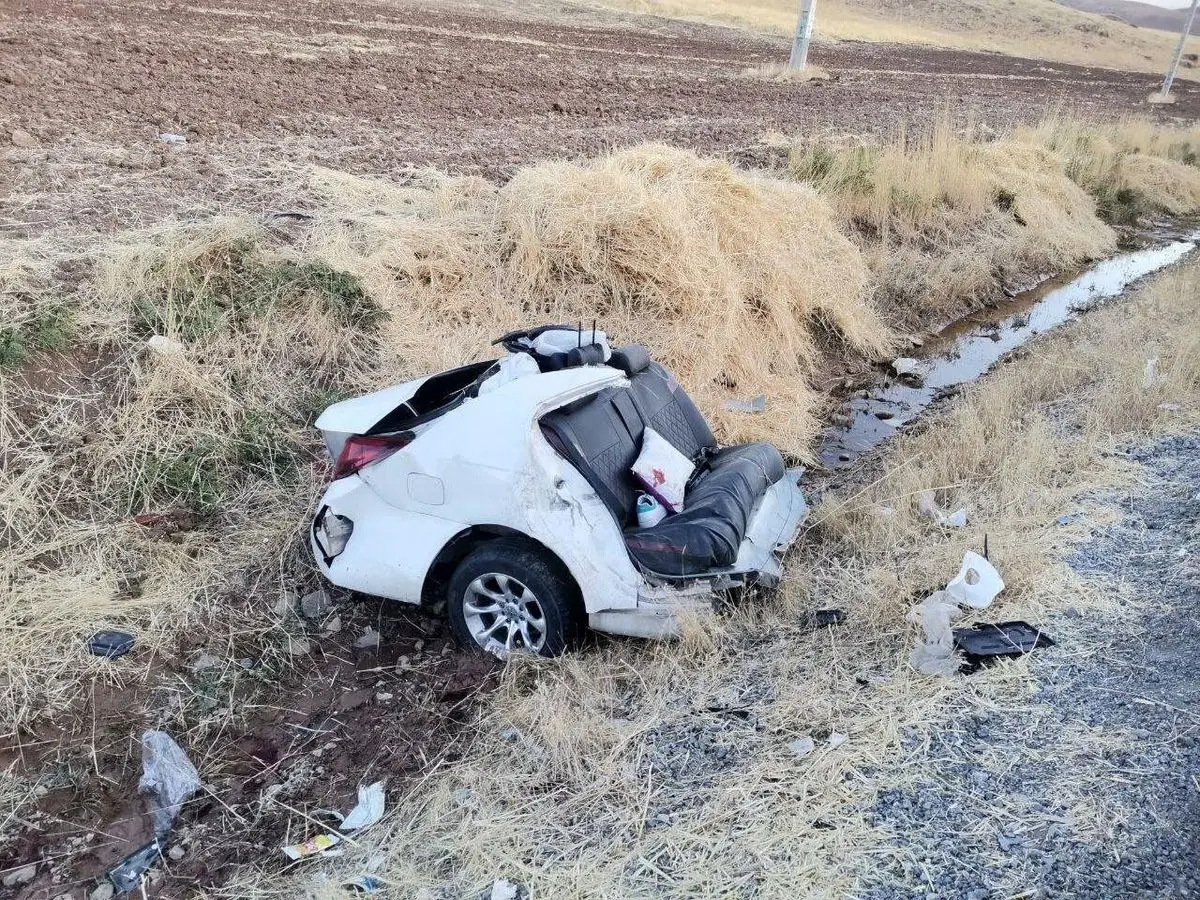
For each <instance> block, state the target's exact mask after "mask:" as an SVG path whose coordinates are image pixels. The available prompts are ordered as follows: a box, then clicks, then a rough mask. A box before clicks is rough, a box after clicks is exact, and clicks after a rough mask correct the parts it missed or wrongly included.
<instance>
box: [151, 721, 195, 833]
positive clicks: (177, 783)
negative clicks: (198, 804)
mask: <svg viewBox="0 0 1200 900" xmlns="http://www.w3.org/2000/svg"><path fill="white" fill-rule="evenodd" d="M200 786H201V782H200V773H199V772H197V771H196V767H195V766H193V765H192V761H191V760H190V759H188V758H187V754H186V753H184V752H183V750H182V749H180V747H179V745H178V744H177V743H175V741H174V740H173V739H172V738H171V736H170V735H169V734H167V733H166V732H165V731H147V732H146V733H145V734H143V735H142V778H141V780H140V781H139V782H138V793H143V794H149V793H152V794H153V795H154V798H153V809H151V811H150V817H151V820H152V821H153V823H154V835H155V837H159V838H161V837H164V836H165V835H166V834H167V833H168V832H169V831H170V830H171V825H172V824H174V822H175V817H176V816H177V815H179V810H180V808H181V807H182V806H183V803H184V801H185V800H187V798H188V797H190V796H192V794H194V793H196V791H198V790H199V789H200Z"/></svg>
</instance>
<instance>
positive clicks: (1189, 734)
mask: <svg viewBox="0 0 1200 900" xmlns="http://www.w3.org/2000/svg"><path fill="white" fill-rule="evenodd" d="M1122 456H1124V457H1126V458H1127V459H1129V460H1130V461H1132V462H1135V463H1140V464H1142V465H1143V466H1145V469H1146V471H1145V475H1144V478H1143V479H1141V483H1140V484H1138V485H1137V486H1136V487H1134V488H1133V489H1132V491H1131V492H1128V493H1124V492H1123V493H1121V494H1114V495H1109V496H1106V497H1098V498H1097V499H1099V500H1107V501H1109V502H1111V503H1112V505H1113V506H1115V507H1118V508H1120V509H1121V510H1122V511H1123V512H1124V513H1125V518H1124V519H1123V520H1122V521H1121V522H1119V523H1117V524H1116V525H1112V526H1105V527H1103V528H1098V529H1097V532H1096V534H1095V535H1094V537H1093V539H1092V541H1091V542H1090V543H1088V544H1086V545H1084V546H1082V547H1081V548H1079V550H1078V551H1077V552H1076V553H1075V555H1074V557H1073V558H1072V559H1071V560H1070V563H1071V565H1072V567H1073V568H1075V570H1076V571H1078V572H1080V573H1081V574H1085V575H1090V576H1094V577H1098V578H1104V579H1107V580H1108V582H1109V584H1110V585H1112V586H1113V588H1114V589H1116V588H1117V586H1120V588H1122V589H1123V591H1124V593H1125V595H1126V596H1128V597H1129V599H1130V600H1131V601H1132V602H1131V604H1130V608H1129V615H1128V617H1125V616H1123V617H1122V618H1121V620H1120V627H1119V628H1114V627H1113V624H1112V620H1110V619H1104V618H1101V617H1098V616H1095V617H1093V616H1089V615H1087V614H1086V613H1085V614H1081V613H1080V612H1078V611H1076V610H1074V609H1068V610H1067V611H1066V612H1065V613H1064V614H1062V616H1060V617H1054V618H1052V619H1051V620H1050V621H1049V622H1047V623H1046V624H1047V626H1048V627H1051V628H1052V629H1053V630H1054V631H1055V632H1056V633H1058V635H1059V641H1060V649H1062V650H1064V651H1065V652H1064V653H1053V654H1036V655H1034V656H1030V657H1029V658H1028V660H1027V661H1026V662H1025V663H1024V664H1025V665H1028V667H1029V672H1030V674H1031V675H1032V676H1033V677H1034V678H1035V679H1036V681H1037V687H1036V694H1035V701H1036V702H1035V703H1033V704H1031V705H1024V704H1018V705H1017V706H1016V707H1015V708H1008V707H1007V706H1006V705H1004V704H1001V705H999V706H996V707H990V708H977V709H974V710H971V711H964V712H963V713H961V714H960V715H959V716H958V717H957V718H956V719H954V720H952V721H951V722H950V723H948V724H947V725H946V726H944V727H941V728H939V729H937V730H935V731H934V732H933V733H932V734H931V735H930V741H929V745H928V746H927V747H925V746H923V745H922V741H921V739H920V736H919V735H915V734H914V735H911V736H909V737H908V738H907V739H906V746H908V747H909V748H910V751H911V756H910V760H909V763H910V764H911V768H912V770H914V771H918V772H920V771H921V770H922V769H927V770H928V772H929V774H928V775H927V776H921V777H919V783H918V784H917V785H915V786H914V787H913V788H911V789H905V790H892V791H887V792H884V793H883V794H881V795H880V797H879V798H878V800H877V801H876V803H875V805H874V807H873V809H872V810H871V811H870V815H871V818H872V820H873V821H874V822H875V823H876V824H877V825H879V826H882V827H885V828H888V829H890V830H891V831H892V832H893V833H894V834H895V843H896V849H895V852H894V853H892V854H890V856H891V857H892V861H890V862H887V863H885V864H884V865H881V866H880V867H879V868H878V869H876V870H874V871H872V872H869V873H865V874H864V877H865V878H866V880H867V884H865V885H864V886H863V889H862V890H861V891H859V892H857V893H856V896H858V897H862V898H870V900H901V898H904V900H909V898H920V900H932V898H939V900H992V898H1000V897H1011V896H1024V897H1036V898H1038V900H1048V898H1055V900H1057V898H1062V900H1066V898H1080V897H1088V898H1105V900H1107V898H1125V897H1146V898H1150V897H1153V898H1156V900H1163V898H1178V900H1183V898H1200V782H1198V781H1197V778H1198V777H1200V665H1198V662H1200V434H1192V435H1186V436H1174V437H1168V438H1164V439H1161V440H1158V441H1156V442H1154V443H1152V444H1149V445H1147V446H1144V447H1139V448H1136V449H1134V450H1132V451H1129V452H1127V453H1124V454H1122ZM1076 647H1077V648H1079V649H1080V650H1081V651H1083V652H1072V648H1076ZM1097 651H1098V652H1097ZM984 760H986V761H989V762H990V765H987V766H985V765H982V764H981V761H984ZM876 858H878V859H885V858H887V857H885V856H883V855H882V854H881V855H880V856H878V857H876Z"/></svg>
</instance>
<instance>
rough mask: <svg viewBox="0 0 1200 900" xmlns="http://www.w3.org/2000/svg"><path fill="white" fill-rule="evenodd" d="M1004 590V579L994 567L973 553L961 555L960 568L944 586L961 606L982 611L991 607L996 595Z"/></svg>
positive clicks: (968, 552)
mask: <svg viewBox="0 0 1200 900" xmlns="http://www.w3.org/2000/svg"><path fill="white" fill-rule="evenodd" d="M1002 590H1004V579H1003V578H1001V577H1000V573H999V572H997V571H996V567H995V566H993V565H992V564H991V563H990V562H988V561H987V560H986V559H984V558H983V557H982V556H980V555H979V554H978V553H975V552H973V551H969V550H968V551H967V552H966V553H965V554H964V555H963V562H962V568H961V569H959V571H958V574H957V575H955V576H954V578H953V579H951V581H950V583H949V584H948V585H946V593H947V594H949V595H950V598H951V599H952V600H953V601H954V602H955V603H958V604H959V605H961V606H969V607H971V608H972V609H983V608H984V607H986V606H991V604H992V601H993V600H995V599H996V595H997V594H999V593H1000V592H1001V591H1002Z"/></svg>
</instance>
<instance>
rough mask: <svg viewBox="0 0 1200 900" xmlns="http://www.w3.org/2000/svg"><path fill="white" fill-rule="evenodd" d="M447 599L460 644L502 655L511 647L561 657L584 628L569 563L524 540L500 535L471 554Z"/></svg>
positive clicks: (458, 571) (453, 579) (457, 572)
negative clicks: (568, 566)
mask: <svg viewBox="0 0 1200 900" xmlns="http://www.w3.org/2000/svg"><path fill="white" fill-rule="evenodd" d="M446 600H447V611H448V615H449V618H450V627H451V629H452V630H453V631H454V637H455V639H456V640H457V641H458V642H459V644H460V645H461V646H463V647H465V648H471V649H478V650H479V651H480V652H491V653H494V654H495V655H497V656H500V657H501V658H503V657H504V656H506V655H507V654H508V653H509V652H513V651H526V652H533V653H536V654H537V655H539V656H558V655H559V654H560V653H562V652H564V651H565V650H567V649H569V648H570V647H573V646H574V645H575V644H576V643H577V642H578V640H579V638H580V636H581V635H582V632H583V622H584V611H583V602H582V600H581V598H580V596H579V588H578V587H577V586H576V584H575V582H574V580H573V579H572V578H571V576H570V574H569V573H568V572H567V570H566V567H565V566H563V564H562V563H561V562H560V561H559V560H558V559H556V558H555V557H554V556H553V555H552V554H550V553H549V552H547V551H546V550H543V549H541V548H539V547H536V546H532V545H530V544H528V543H524V542H521V541H516V540H508V539H505V538H499V539H497V540H494V541H489V542H487V543H486V544H482V545H481V546H479V547H476V548H475V549H474V550H472V551H471V552H470V553H468V554H467V555H466V557H465V558H464V559H463V560H462V562H460V563H459V564H458V568H456V569H455V570H454V575H453V576H451V578H450V583H449V585H448V587H447V590H446Z"/></svg>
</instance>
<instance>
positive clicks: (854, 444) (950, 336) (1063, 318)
mask: <svg viewBox="0 0 1200 900" xmlns="http://www.w3.org/2000/svg"><path fill="white" fill-rule="evenodd" d="M1162 235H1163V232H1162V231H1159V232H1157V233H1155V236H1156V237H1157V238H1158V241H1157V242H1156V243H1155V244H1154V245H1152V246H1150V247H1147V248H1146V249H1142V250H1137V251H1133V252H1130V253H1124V254H1121V255H1120V256H1116V257H1113V258H1112V259H1107V260H1104V261H1103V262H1100V263H1097V264H1096V265H1094V266H1092V267H1091V268H1089V269H1087V270H1085V271H1084V272H1083V273H1081V274H1078V275H1075V276H1073V277H1072V276H1065V277H1062V278H1053V279H1050V280H1049V281H1046V282H1044V283H1042V284H1040V285H1038V287H1036V288H1034V289H1032V290H1029V291H1025V292H1024V293H1021V294H1018V295H1016V296H1015V297H1014V298H1013V299H1012V300H1010V301H1007V302H1005V303H1002V304H1000V305H999V306H998V307H996V308H994V309H989V310H983V311H981V312H979V313H977V314H974V315H971V316H968V317H967V318H964V319H961V320H959V321H957V322H954V323H953V324H951V325H948V326H947V327H946V328H944V329H942V330H941V331H940V332H938V333H937V334H936V335H934V336H933V337H931V338H930V339H929V340H927V341H926V342H925V344H924V345H923V346H922V347H920V348H918V349H916V350H914V351H910V352H909V353H908V354H907V356H908V357H909V358H910V359H913V360H915V363H916V365H915V367H914V369H915V372H914V374H913V375H912V376H905V377H901V378H895V377H890V378H888V379H887V380H885V381H883V382H882V383H879V384H876V385H873V386H872V387H869V388H867V389H866V390H865V391H864V392H860V393H859V395H858V396H856V397H855V398H854V399H853V400H851V401H850V404H849V406H848V408H847V409H846V410H845V411H844V412H843V415H844V416H847V417H848V418H849V424H848V425H841V426H835V427H832V428H829V429H827V430H826V432H825V435H824V437H823V439H822V442H821V462H822V463H824V464H825V466H827V467H828V468H830V469H842V468H845V467H847V466H849V465H851V464H852V463H853V462H854V461H855V460H856V459H857V458H858V457H859V456H861V455H862V454H863V453H865V452H866V451H868V450H870V449H871V448H873V447H875V446H876V445H878V444H880V443H881V442H883V441H885V440H887V439H888V438H889V437H891V436H892V435H894V434H895V433H896V432H897V431H898V430H899V429H901V428H903V427H904V426H905V425H906V424H908V423H910V422H912V421H913V420H914V419H915V418H916V417H917V416H919V415H920V414H921V412H922V411H923V410H924V409H925V408H926V407H928V406H929V405H930V404H931V403H933V402H934V401H935V400H937V399H939V398H940V397H943V396H945V395H946V394H947V393H950V392H952V391H953V389H954V388H956V387H957V386H958V385H961V384H964V383H966V382H969V381H974V380H975V379H976V378H978V377H979V376H980V375H982V374H983V373H984V372H986V371H987V370H988V369H990V368H991V367H992V366H993V365H994V364H995V363H996V362H997V361H998V360H999V359H1000V358H1001V357H1003V356H1004V355H1005V354H1006V353H1009V352H1010V351H1012V350H1014V349H1016V348H1017V347H1020V346H1021V345H1022V344H1024V343H1026V342H1027V341H1029V340H1030V338H1032V337H1033V336H1034V335H1037V334H1041V333H1042V332H1045V331H1049V330H1050V329H1052V328H1055V327H1057V326H1058V325H1061V324H1063V323H1064V322H1067V321H1069V320H1070V319H1072V318H1074V317H1075V316H1077V315H1078V314H1079V313H1081V312H1084V311H1086V310H1089V309H1091V308H1093V307H1095V306H1098V305H1100V304H1102V303H1104V302H1105V301H1107V300H1111V299H1113V298H1115V297H1119V296H1120V295H1121V294H1123V293H1124V292H1125V291H1126V289H1127V288H1128V287H1129V286H1130V285H1131V284H1132V283H1133V282H1134V281H1136V280H1138V279H1139V278H1142V277H1144V276H1146V275H1149V274H1151V273H1153V272H1157V271H1159V270H1160V269H1164V268H1166V267H1167V266H1169V265H1172V264H1173V263H1176V262H1178V261H1179V260H1181V259H1182V258H1183V257H1184V256H1185V255H1187V254H1188V253H1189V252H1191V251H1192V250H1193V249H1195V247H1196V242H1197V241H1198V240H1200V231H1195V230H1193V231H1190V232H1189V233H1187V235H1186V237H1185V238H1184V239H1177V240H1169V241H1166V242H1165V243H1164V242H1162ZM889 374H890V372H889ZM864 393H865V396H863V394H864Z"/></svg>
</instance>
